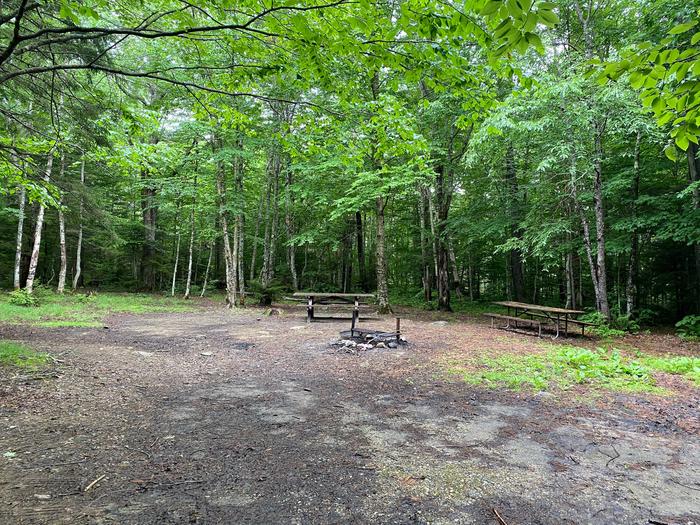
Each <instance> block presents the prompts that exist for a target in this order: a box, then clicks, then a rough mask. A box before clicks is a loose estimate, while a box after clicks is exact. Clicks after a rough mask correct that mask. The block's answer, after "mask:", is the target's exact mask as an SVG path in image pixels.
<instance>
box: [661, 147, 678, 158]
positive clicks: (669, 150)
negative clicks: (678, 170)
mask: <svg viewBox="0 0 700 525" xmlns="http://www.w3.org/2000/svg"><path fill="white" fill-rule="evenodd" d="M664 153H665V154H666V156H667V157H668V158H669V160H672V161H673V162H676V161H677V160H678V155H677V153H676V147H675V146H674V145H673V144H669V145H668V146H666V148H664Z"/></svg>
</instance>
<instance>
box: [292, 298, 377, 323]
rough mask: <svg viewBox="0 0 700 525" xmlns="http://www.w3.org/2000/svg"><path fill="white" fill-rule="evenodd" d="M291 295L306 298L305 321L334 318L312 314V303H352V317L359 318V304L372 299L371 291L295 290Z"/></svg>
mask: <svg viewBox="0 0 700 525" xmlns="http://www.w3.org/2000/svg"><path fill="white" fill-rule="evenodd" d="M293 297H304V298H306V322H307V323H311V322H313V321H314V319H335V318H334V317H319V316H314V305H349V304H352V305H353V317H354V318H357V319H359V317H360V304H363V303H364V304H366V302H367V299H374V297H375V295H374V294H373V293H317V292H296V293H294V294H293Z"/></svg>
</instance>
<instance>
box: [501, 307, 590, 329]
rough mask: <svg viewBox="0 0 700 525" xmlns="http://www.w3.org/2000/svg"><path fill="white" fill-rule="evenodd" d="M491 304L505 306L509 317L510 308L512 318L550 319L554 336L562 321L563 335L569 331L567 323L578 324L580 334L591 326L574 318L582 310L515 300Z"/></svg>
mask: <svg viewBox="0 0 700 525" xmlns="http://www.w3.org/2000/svg"><path fill="white" fill-rule="evenodd" d="M493 304H497V305H499V306H505V307H506V308H507V309H508V316H509V317H510V313H511V309H512V310H513V311H514V317H513V319H515V318H523V319H526V318H524V317H523V316H525V315H529V316H531V317H539V318H544V319H547V320H549V321H551V322H552V323H553V324H554V326H555V327H556V331H557V335H556V336H555V337H559V331H560V329H561V326H562V323H563V328H564V336H567V335H568V333H569V324H573V325H578V326H580V327H581V333H582V334H583V330H584V328H585V327H586V326H591V325H592V324H593V323H586V322H584V321H578V320H577V319H576V316H577V315H580V314H582V313H585V312H584V311H583V310H570V309H568V308H558V307H556V306H542V305H540V304H528V303H520V302H517V301H495V302H494V303H493ZM516 323H517V321H516ZM516 326H517V324H516Z"/></svg>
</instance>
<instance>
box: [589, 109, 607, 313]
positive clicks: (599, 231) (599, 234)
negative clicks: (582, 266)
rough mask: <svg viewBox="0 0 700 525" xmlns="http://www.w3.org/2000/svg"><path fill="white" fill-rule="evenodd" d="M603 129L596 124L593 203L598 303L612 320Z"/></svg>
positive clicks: (600, 308)
mask: <svg viewBox="0 0 700 525" xmlns="http://www.w3.org/2000/svg"><path fill="white" fill-rule="evenodd" d="M602 140H603V129H602V128H601V126H600V124H599V123H597V122H596V125H595V160H594V172H595V179H594V182H593V201H594V207H595V226H596V250H597V257H596V263H597V264H596V267H597V276H598V296H599V297H598V301H599V308H598V309H599V311H600V313H601V314H603V316H604V317H605V318H606V319H610V306H609V304H608V277H607V270H606V266H605V209H604V205H603V167H602V162H603V143H602Z"/></svg>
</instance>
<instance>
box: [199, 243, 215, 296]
mask: <svg viewBox="0 0 700 525" xmlns="http://www.w3.org/2000/svg"><path fill="white" fill-rule="evenodd" d="M214 244H215V243H214V242H213V241H212V243H211V244H210V245H209V259H208V260H207V269H206V270H205V271H204V282H203V283H202V293H200V294H199V296H200V297H204V292H205V291H206V289H207V279H209V268H210V267H211V259H212V256H213V255H214Z"/></svg>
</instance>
